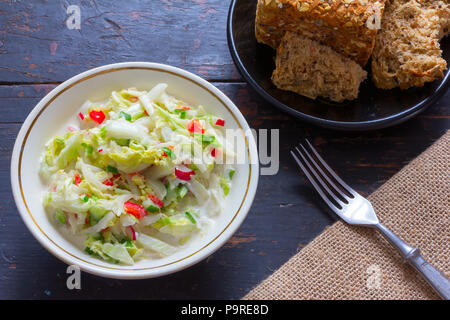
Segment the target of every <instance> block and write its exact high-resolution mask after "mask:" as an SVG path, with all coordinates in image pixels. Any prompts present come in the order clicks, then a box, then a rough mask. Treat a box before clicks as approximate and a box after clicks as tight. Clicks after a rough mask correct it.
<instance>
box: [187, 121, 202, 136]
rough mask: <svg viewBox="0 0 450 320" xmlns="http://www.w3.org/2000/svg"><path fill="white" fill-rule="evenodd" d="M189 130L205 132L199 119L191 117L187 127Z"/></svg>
mask: <svg viewBox="0 0 450 320" xmlns="http://www.w3.org/2000/svg"><path fill="white" fill-rule="evenodd" d="M187 129H188V130H189V132H192V133H205V129H204V128H203V126H202V124H201V123H200V120H198V119H192V120H191V121H190V122H189V123H188V128H187Z"/></svg>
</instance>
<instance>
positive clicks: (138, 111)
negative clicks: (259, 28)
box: [40, 83, 235, 265]
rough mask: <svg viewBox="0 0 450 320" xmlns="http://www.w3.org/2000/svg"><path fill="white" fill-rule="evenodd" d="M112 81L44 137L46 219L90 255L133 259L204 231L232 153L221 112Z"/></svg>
mask: <svg viewBox="0 0 450 320" xmlns="http://www.w3.org/2000/svg"><path fill="white" fill-rule="evenodd" d="M166 88H167V85H166V84H163V83H161V84H158V85H156V86H155V87H154V88H153V89H151V90H150V91H148V92H147V91H139V90H137V89H135V88H130V89H126V90H122V91H120V92H118V91H113V92H112V93H111V96H110V98H109V99H108V100H107V101H106V102H105V101H103V102H101V103H92V102H90V101H87V102H86V103H84V104H83V106H82V107H81V110H80V113H79V114H78V117H77V118H78V121H79V125H77V126H76V127H75V126H70V127H69V130H68V131H67V133H65V134H64V135H63V136H57V137H55V138H53V139H51V140H50V141H49V142H47V144H46V145H45V151H44V152H43V154H42V158H41V168H40V173H41V176H42V177H43V178H44V180H45V181H46V182H48V184H49V189H48V192H46V193H45V195H44V200H43V204H44V207H45V209H46V212H47V213H48V215H49V217H50V219H52V221H53V222H54V223H56V224H58V225H59V226H60V227H61V228H60V229H61V230H63V231H64V233H65V234H66V235H68V236H69V237H70V238H71V239H73V240H74V241H75V242H76V243H78V244H79V245H81V246H82V247H83V249H84V250H85V251H86V252H87V253H89V254H90V255H92V256H95V257H97V258H100V259H104V260H106V261H109V262H111V263H120V264H125V265H132V264H134V263H135V262H136V261H137V260H139V259H143V258H157V257H164V256H169V255H171V254H173V253H175V252H176V251H177V250H179V249H180V248H181V247H183V245H184V244H185V243H187V242H188V241H189V240H190V239H192V237H193V236H196V235H202V234H205V233H206V232H207V231H208V229H210V228H211V227H212V225H213V224H214V217H216V216H217V215H218V214H220V213H221V211H222V210H223V208H224V201H225V197H226V196H227V195H228V193H229V191H230V187H231V180H232V178H233V174H234V172H235V171H234V169H233V166H232V165H228V164H224V163H223V162H224V161H219V159H223V156H227V157H234V156H235V155H234V154H233V152H232V150H230V149H231V148H229V147H228V148H227V147H226V146H227V142H226V139H225V138H224V136H225V135H224V128H223V127H224V125H225V121H224V120H223V119H221V118H219V117H216V116H214V115H211V114H208V113H206V112H205V110H204V108H203V107H202V106H199V107H192V106H189V105H188V104H186V103H184V102H183V101H180V100H178V99H176V98H175V97H173V96H170V95H169V94H167V93H166Z"/></svg>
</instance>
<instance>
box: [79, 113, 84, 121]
mask: <svg viewBox="0 0 450 320" xmlns="http://www.w3.org/2000/svg"><path fill="white" fill-rule="evenodd" d="M78 116H79V117H80V119H81V120H84V114H82V113H81V112H80V113H79V114H78Z"/></svg>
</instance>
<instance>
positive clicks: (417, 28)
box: [372, 0, 450, 89]
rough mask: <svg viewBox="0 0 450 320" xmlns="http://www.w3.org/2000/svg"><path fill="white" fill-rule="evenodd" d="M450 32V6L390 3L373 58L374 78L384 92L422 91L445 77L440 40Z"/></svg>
mask: <svg viewBox="0 0 450 320" xmlns="http://www.w3.org/2000/svg"><path fill="white" fill-rule="evenodd" d="M449 31H450V3H449V1H448V0H446V1H435V0H388V1H386V6H385V11H384V15H383V19H382V22H381V30H380V31H379V32H378V35H377V39H376V43H375V48H374V52H373V55H372V78H373V81H374V83H375V85H376V86H377V87H378V88H382V89H392V88H395V87H397V86H398V87H400V88H401V89H408V88H410V87H413V86H418V87H421V86H423V85H424V84H425V83H426V82H431V81H434V80H436V79H439V78H442V77H443V76H444V70H446V68H447V62H446V61H445V60H444V59H443V58H442V51H441V48H440V44H439V40H440V39H441V38H442V37H444V36H445V35H446V34H448V33H449Z"/></svg>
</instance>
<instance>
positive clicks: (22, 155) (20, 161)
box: [11, 62, 259, 279]
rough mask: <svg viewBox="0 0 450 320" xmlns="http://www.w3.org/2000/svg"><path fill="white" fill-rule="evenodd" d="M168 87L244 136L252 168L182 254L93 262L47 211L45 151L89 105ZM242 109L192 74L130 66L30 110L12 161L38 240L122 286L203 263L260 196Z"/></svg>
mask: <svg viewBox="0 0 450 320" xmlns="http://www.w3.org/2000/svg"><path fill="white" fill-rule="evenodd" d="M160 82H165V83H167V84H168V92H169V93H170V94H172V95H174V96H175V97H178V98H179V99H182V100H184V101H186V102H188V103H190V104H192V105H203V106H204V107H205V108H206V109H207V111H208V112H209V113H212V114H216V115H219V116H221V117H223V118H224V119H225V121H226V122H225V123H226V128H233V129H239V130H240V132H241V133H242V134H240V135H239V138H238V139H243V140H242V141H241V142H242V143H244V144H245V146H246V150H245V159H246V163H245V164H240V165H237V168H236V173H235V175H234V177H233V184H232V188H231V191H230V194H229V195H228V197H227V200H226V207H225V210H224V212H222V213H221V214H220V216H219V217H218V218H217V220H216V224H215V227H214V228H213V230H211V232H209V233H208V234H206V235H205V236H203V237H199V238H198V239H196V240H193V242H192V243H190V244H189V245H188V246H187V247H186V248H183V249H182V250H180V251H179V252H178V253H176V254H174V255H172V256H169V257H166V258H161V259H157V260H150V259H147V260H142V261H139V262H137V263H136V264H135V265H133V266H121V265H113V264H110V263H108V262H105V261H102V260H100V259H96V258H94V257H91V256H90V255H88V254H87V253H85V252H84V251H83V250H81V249H80V248H79V247H76V246H75V245H74V244H72V243H71V242H70V241H69V240H67V239H66V238H65V237H64V236H63V235H62V233H60V232H59V231H58V230H57V229H56V227H55V226H54V225H53V224H52V223H51V222H50V220H49V219H48V216H47V214H46V212H45V211H44V208H43V206H42V195H43V193H44V191H45V189H46V186H45V185H44V184H43V182H42V181H41V179H40V177H39V157H40V154H41V152H42V151H43V150H44V144H45V143H46V142H47V141H48V140H49V139H50V138H51V137H53V136H55V135H57V134H60V133H62V132H64V131H65V130H66V125H67V123H69V122H70V121H72V122H73V121H74V119H75V117H76V115H77V114H78V112H79V108H80V106H81V105H82V103H83V102H84V101H86V100H88V99H89V100H91V101H96V100H103V99H106V98H107V97H108V96H109V94H110V93H111V91H113V90H120V89H123V88H128V87H137V88H138V89H142V90H149V89H150V88H151V87H153V86H154V85H156V84H157V83H160ZM249 132H250V130H249V126H248V124H247V122H246V121H245V119H244V117H243V116H242V114H241V112H240V111H239V109H238V108H237V107H236V106H235V105H234V104H233V102H231V100H230V99H228V98H227V97H226V96H225V95H224V94H223V93H222V92H220V91H219V90H218V89H217V88H216V87H214V86H213V85H211V84H210V83H208V82H207V81H205V80H203V79H201V78H200V77H198V76H196V75H194V74H192V73H189V72H187V71H184V70H181V69H178V68H175V67H171V66H167V65H163V64H157V63H147V62H126V63H117V64H111V65H106V66H103V67H99V68H95V69H92V70H89V71H86V72H83V73H81V74H79V75H77V76H75V77H73V78H71V79H69V80H67V81H65V82H64V83H62V84H60V85H59V86H57V87H56V88H55V89H54V90H52V91H51V92H50V93H49V94H47V95H46V96H45V97H44V98H43V99H42V100H41V101H40V102H39V103H38V104H37V105H36V107H35V108H34V109H33V110H32V111H31V113H30V114H29V116H28V117H27V119H26V120H25V122H24V124H23V125H22V128H21V130H20V132H19V134H18V136H17V139H16V142H15V145H14V150H13V154H12V159H11V185H12V190H13V194H14V200H15V201H16V205H17V208H18V210H19V212H20V215H21V216H22V219H23V221H24V222H25V224H26V226H27V227H28V229H29V230H30V231H31V233H32V234H33V235H34V237H35V238H36V239H37V240H38V241H39V242H40V243H41V244H42V245H43V246H44V247H45V248H46V249H47V250H48V251H50V252H51V253H52V254H53V255H55V256H56V257H57V258H59V259H61V260H62V261H64V262H65V263H67V264H69V265H78V266H79V267H80V269H81V270H83V271H86V272H89V273H92V274H96V275H99V276H104V277H109V278H120V279H140V278H151V277H158V276H162V275H165V274H169V273H173V272H176V271H179V270H182V269H184V268H187V267H189V266H192V265H193V264H195V263H197V262H199V261H201V260H203V259H204V258H206V257H207V256H209V255H210V254H212V253H213V252H214V251H216V250H217V249H219V248H220V247H221V246H222V245H223V244H224V243H225V242H226V241H227V240H228V239H229V238H230V237H231V236H232V235H233V233H234V232H236V230H237V229H238V228H239V226H240V225H241V223H242V222H243V220H244V218H245V217H246V215H247V213H248V211H249V209H250V206H251V204H252V202H253V198H254V196H255V192H256V187H257V184H258V176H259V162H258V154H257V149H256V144H255V140H254V138H253V135H251V134H249Z"/></svg>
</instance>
